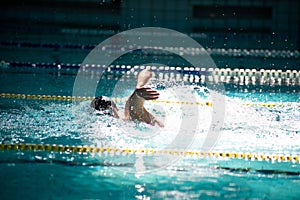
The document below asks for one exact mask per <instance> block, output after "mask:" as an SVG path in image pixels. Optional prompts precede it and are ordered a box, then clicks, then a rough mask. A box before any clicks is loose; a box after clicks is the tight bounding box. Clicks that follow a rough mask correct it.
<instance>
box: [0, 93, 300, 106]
mask: <svg viewBox="0 0 300 200" xmlns="http://www.w3.org/2000/svg"><path fill="white" fill-rule="evenodd" d="M0 97H1V98H7V99H35V100H51V101H73V100H74V101H91V100H93V99H94V97H85V96H63V95H36V94H15V93H1V94H0ZM112 99H113V100H114V101H115V102H125V101H126V100H127V98H112ZM149 102H151V103H166V104H179V105H183V104H185V105H199V106H209V107H211V106H213V105H212V102H210V101H206V102H192V101H171V100H160V99H158V100H151V101H149ZM242 105H244V106H260V107H279V106H292V105H294V106H296V107H300V103H296V102H293V103H291V102H287V103H253V102H251V103H243V104H242Z"/></svg>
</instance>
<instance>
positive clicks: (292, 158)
mask: <svg viewBox="0 0 300 200" xmlns="http://www.w3.org/2000/svg"><path fill="white" fill-rule="evenodd" d="M0 150H1V151H15V150H21V151H45V152H62V153H63V152H66V153H67V152H68V153H111V154H118V153H119V154H125V155H126V154H146V155H173V156H184V157H188V156H190V157H197V158H203V157H212V158H230V159H243V160H249V161H277V162H292V163H300V160H299V157H300V156H299V155H296V154H270V153H250V152H249V153H243V152H217V151H214V152H201V151H184V150H183V151H181V150H172V149H163V150H159V149H130V148H123V149H119V148H111V147H93V146H68V145H56V144H0Z"/></svg>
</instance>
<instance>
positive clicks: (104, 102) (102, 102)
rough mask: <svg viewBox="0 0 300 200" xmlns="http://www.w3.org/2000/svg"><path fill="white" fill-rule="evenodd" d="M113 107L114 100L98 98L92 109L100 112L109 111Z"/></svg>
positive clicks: (92, 103) (103, 97)
mask: <svg viewBox="0 0 300 200" xmlns="http://www.w3.org/2000/svg"><path fill="white" fill-rule="evenodd" d="M111 106H112V100H111V99H110V98H108V97H106V96H99V97H96V98H95V99H94V100H93V101H92V102H91V107H92V108H94V109H96V110H99V111H104V110H108V109H110V108H111Z"/></svg>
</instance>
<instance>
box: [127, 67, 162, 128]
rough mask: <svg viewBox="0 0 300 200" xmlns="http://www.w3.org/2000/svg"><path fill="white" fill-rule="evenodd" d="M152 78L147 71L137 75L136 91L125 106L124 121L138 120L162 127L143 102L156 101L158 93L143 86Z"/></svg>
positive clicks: (150, 73)
mask: <svg viewBox="0 0 300 200" xmlns="http://www.w3.org/2000/svg"><path fill="white" fill-rule="evenodd" d="M151 76H152V72H151V71H150V70H149V69H145V70H143V71H141V72H140V73H139V75H138V79H137V85H136V89H135V91H134V92H133V94H132V95H131V96H130V97H129V99H128V100H127V102H126V104H125V113H124V114H125V120H139V121H142V122H145V123H147V124H151V125H156V124H157V125H158V126H160V127H163V126H164V125H163V123H162V122H160V121H159V120H157V119H156V118H155V117H154V116H153V115H152V114H151V113H149V112H148V111H147V110H146V109H145V107H144V102H145V100H156V99H158V97H159V93H158V92H157V91H156V90H153V89H151V88H150V87H147V86H145V85H146V84H147V82H148V81H149V79H150V78H151Z"/></svg>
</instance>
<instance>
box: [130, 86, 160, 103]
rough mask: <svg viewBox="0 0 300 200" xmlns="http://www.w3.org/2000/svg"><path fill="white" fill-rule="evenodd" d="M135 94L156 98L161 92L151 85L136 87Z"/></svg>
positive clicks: (146, 98)
mask: <svg viewBox="0 0 300 200" xmlns="http://www.w3.org/2000/svg"><path fill="white" fill-rule="evenodd" d="M135 94H136V95H137V96H138V97H140V98H143V99H145V100H156V99H158V97H159V93H158V92H157V91H156V90H153V89H151V88H150V87H142V88H136V89H135Z"/></svg>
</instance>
